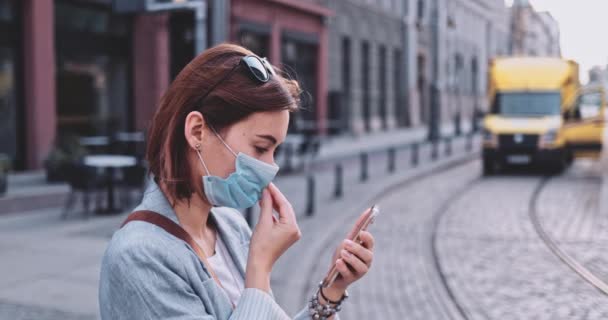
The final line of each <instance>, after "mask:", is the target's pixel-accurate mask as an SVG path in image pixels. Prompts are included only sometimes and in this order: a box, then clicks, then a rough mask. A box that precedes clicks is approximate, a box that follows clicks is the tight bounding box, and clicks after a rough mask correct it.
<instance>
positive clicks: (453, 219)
mask: <svg viewBox="0 0 608 320" xmlns="http://www.w3.org/2000/svg"><path fill="white" fill-rule="evenodd" d="M542 179H543V178H541V177H538V176H533V175H506V176H496V177H491V178H486V179H483V180H482V181H480V182H478V183H476V184H475V185H474V186H473V187H472V188H471V189H470V190H468V191H467V192H466V193H465V194H464V195H463V196H462V197H461V198H460V199H459V200H457V201H455V202H454V203H453V204H452V205H451V206H450V208H449V210H448V211H447V212H445V213H444V216H443V219H442V221H441V224H440V225H439V230H438V234H439V236H438V242H437V251H438V253H439V257H440V263H441V267H442V270H443V273H444V274H445V276H446V278H447V282H448V284H449V287H450V289H451V290H452V291H453V292H454V294H455V297H456V301H457V302H458V303H459V304H460V305H461V306H462V307H463V309H464V310H466V311H467V315H468V316H467V318H468V319H607V318H608V297H606V296H605V295H603V294H602V293H601V292H600V291H598V290H596V288H594V287H593V286H591V285H590V284H589V283H587V282H585V281H584V280H583V279H582V278H581V277H580V276H579V275H578V274H576V273H574V272H573V271H572V270H571V269H570V268H569V267H568V266H567V265H566V264H564V263H563V262H562V261H561V260H560V259H558V258H557V257H556V256H555V255H554V254H553V253H552V252H551V251H550V250H549V249H548V247H547V246H546V245H545V243H543V242H542V241H541V239H540V238H539V236H538V234H537V233H536V232H535V230H534V228H533V224H532V222H531V220H530V216H529V204H530V201H531V200H532V199H531V197H532V195H533V194H534V190H535V189H536V188H537V187H538V185H539V183H540V182H541V180H542ZM600 185H601V173H600V172H599V170H598V165H597V163H596V164H592V163H585V162H580V163H575V165H574V167H573V168H571V169H570V170H569V171H568V172H566V173H565V174H563V175H561V176H558V177H554V178H551V179H549V180H548V182H547V183H546V185H545V186H544V188H543V189H542V190H541V191H540V194H539V197H538V199H537V201H536V204H537V207H536V210H537V212H538V217H539V220H540V222H541V224H542V225H543V228H544V229H545V230H546V231H547V232H548V233H549V235H550V236H551V237H552V238H553V239H554V240H556V242H557V244H558V245H559V246H560V247H561V249H562V250H564V251H566V252H567V253H568V254H570V255H572V256H573V257H574V258H575V259H577V260H578V261H579V262H581V263H582V264H583V265H585V266H587V267H588V268H589V269H591V270H592V272H594V273H595V274H596V275H597V276H600V277H603V278H604V280H606V279H607V277H606V274H607V272H608V264H607V263H606V262H607V261H606V258H605V255H604V250H603V249H604V248H605V247H606V244H608V242H606V240H608V239H607V236H606V230H608V229H606V227H607V226H606V221H605V217H600V216H599V214H598V194H599V192H600Z"/></svg>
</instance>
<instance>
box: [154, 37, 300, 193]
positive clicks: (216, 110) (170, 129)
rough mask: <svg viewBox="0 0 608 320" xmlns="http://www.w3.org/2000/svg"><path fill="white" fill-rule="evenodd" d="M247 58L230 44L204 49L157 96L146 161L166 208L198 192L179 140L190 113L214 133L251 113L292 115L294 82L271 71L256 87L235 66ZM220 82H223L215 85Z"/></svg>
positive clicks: (185, 146)
mask: <svg viewBox="0 0 608 320" xmlns="http://www.w3.org/2000/svg"><path fill="white" fill-rule="evenodd" d="M253 54H254V53H253V52H251V51H250V50H248V49H246V48H243V47H241V46H238V45H234V44H220V45H217V46H215V47H213V48H210V49H208V50H206V51H204V52H203V53H201V54H200V55H198V56H197V57H195V58H194V59H193V60H192V61H191V62H190V63H188V65H186V66H185V67H184V69H182V71H181V72H180V73H179V74H178V75H177V77H176V78H175V80H173V82H172V83H171V85H170V86H169V88H168V89H167V91H166V92H165V93H164V95H163V96H162V98H161V100H160V104H159V106H158V109H157V110H156V112H155V114H154V117H153V119H152V122H151V124H150V127H149V130H148V142H147V146H146V160H147V161H148V165H149V170H150V174H152V175H153V176H154V179H155V181H156V182H157V183H159V182H163V183H164V186H165V191H166V192H167V193H168V194H167V196H168V197H169V199H170V200H171V202H172V203H174V202H175V201H178V200H180V199H189V198H190V197H191V195H192V194H193V193H195V192H202V186H201V185H200V179H194V177H193V176H192V168H191V167H190V163H189V162H188V153H189V152H188V148H189V146H188V142H187V141H186V138H185V136H184V125H185V121H186V116H187V115H188V114H189V113H190V112H192V111H199V112H200V113H201V114H202V115H203V117H204V119H205V122H206V124H207V125H210V126H212V127H213V128H215V129H216V130H218V132H219V131H220V130H222V129H224V128H226V127H229V126H230V125H232V124H234V123H237V122H239V121H241V120H243V119H245V118H247V117H248V116H249V115H251V114H253V113H254V112H265V111H280V110H288V111H290V112H293V111H296V110H297V109H298V106H299V104H300V99H299V97H300V93H301V91H300V87H299V85H298V82H297V81H295V80H292V79H289V78H288V77H287V76H286V75H285V74H284V73H282V72H280V70H278V69H277V68H276V67H275V71H276V75H273V76H271V77H270V80H269V81H268V82H266V83H261V82H259V81H256V80H255V79H253V78H252V77H251V76H250V75H249V73H248V72H249V71H248V70H247V68H246V67H245V66H244V65H243V64H241V63H240V62H241V59H242V58H243V57H245V56H248V55H253ZM237 65H238V66H237ZM235 66H236V69H234V71H233V72H232V73H231V74H230V75H228V77H227V78H225V76H226V75H227V73H228V72H231V70H232V69H233V68H235ZM224 78H225V79H224ZM221 79H224V80H223V81H222V82H221V83H219V84H218V82H219V81H220V80H221ZM210 89H212V90H211V92H209V90H210ZM205 95H206V97H205ZM203 98H204V99H203Z"/></svg>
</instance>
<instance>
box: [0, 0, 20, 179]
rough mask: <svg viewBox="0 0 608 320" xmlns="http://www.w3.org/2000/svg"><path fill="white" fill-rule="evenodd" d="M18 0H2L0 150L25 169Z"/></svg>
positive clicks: (0, 23)
mask: <svg viewBox="0 0 608 320" xmlns="http://www.w3.org/2000/svg"><path fill="white" fill-rule="evenodd" d="M18 3H19V2H18V0H0V115H1V116H0V153H4V154H7V155H8V156H9V157H10V158H11V160H13V162H14V163H15V164H16V165H17V166H16V169H23V167H22V165H23V164H24V161H23V160H24V159H23V155H24V153H23V150H22V149H23V148H24V143H23V139H24V136H23V134H22V131H23V125H24V121H23V117H24V114H23V107H22V106H21V105H20V103H21V101H20V99H19V98H20V97H21V95H20V89H21V83H20V81H19V80H20V79H19V74H18V73H17V71H18V70H19V64H20V57H21V56H22V54H21V50H20V48H21V42H20V33H21V32H20V31H21V30H20V28H19V19H18V17H17V12H18V10H17V4H18Z"/></svg>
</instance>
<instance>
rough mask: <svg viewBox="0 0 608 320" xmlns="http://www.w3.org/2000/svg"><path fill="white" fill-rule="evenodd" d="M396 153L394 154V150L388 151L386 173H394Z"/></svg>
mask: <svg viewBox="0 0 608 320" xmlns="http://www.w3.org/2000/svg"><path fill="white" fill-rule="evenodd" d="M396 153H397V152H396V150H395V148H389V149H388V166H387V170H388V172H395V157H396Z"/></svg>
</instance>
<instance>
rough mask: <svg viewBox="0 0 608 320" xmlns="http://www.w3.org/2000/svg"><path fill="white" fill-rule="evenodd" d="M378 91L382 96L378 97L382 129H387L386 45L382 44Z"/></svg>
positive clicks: (379, 60) (379, 59)
mask: <svg viewBox="0 0 608 320" xmlns="http://www.w3.org/2000/svg"><path fill="white" fill-rule="evenodd" d="M378 64H379V66H378V91H379V92H380V96H379V99H378V105H379V108H378V109H379V111H380V120H381V121H382V129H385V130H386V129H387V128H388V124H387V114H386V100H387V99H386V89H387V88H386V73H387V67H386V47H385V46H383V45H381V46H380V48H379V49H378Z"/></svg>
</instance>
